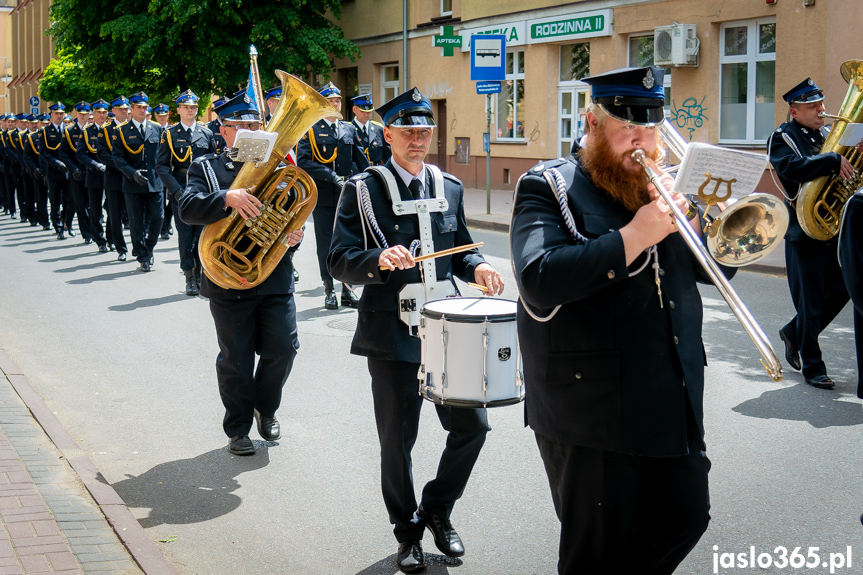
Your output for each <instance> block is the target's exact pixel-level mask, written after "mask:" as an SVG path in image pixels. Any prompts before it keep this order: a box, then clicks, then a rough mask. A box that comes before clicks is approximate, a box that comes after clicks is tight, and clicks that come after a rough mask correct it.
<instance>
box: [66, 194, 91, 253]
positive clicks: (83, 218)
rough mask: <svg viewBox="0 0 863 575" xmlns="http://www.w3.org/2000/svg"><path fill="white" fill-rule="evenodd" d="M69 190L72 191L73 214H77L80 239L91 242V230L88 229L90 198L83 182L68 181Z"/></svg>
mask: <svg viewBox="0 0 863 575" xmlns="http://www.w3.org/2000/svg"><path fill="white" fill-rule="evenodd" d="M69 188H70V189H71V190H72V201H73V202H74V204H75V212H76V213H77V214H78V229H79V230H80V231H81V237H82V238H84V239H85V240H91V241H92V240H93V229H92V227H90V198H89V194H88V193H87V188H85V187H84V182H79V181H78V180H74V179H72V180H69Z"/></svg>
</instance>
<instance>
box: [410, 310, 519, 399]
mask: <svg viewBox="0 0 863 575" xmlns="http://www.w3.org/2000/svg"><path fill="white" fill-rule="evenodd" d="M516 308H517V306H516V302H514V301H507V300H495V299H490V298H450V299H445V300H438V301H434V302H429V303H428V304H426V306H425V307H424V308H423V310H422V316H423V317H422V321H421V322H420V329H419V335H420V338H421V340H422V366H421V368H420V395H422V396H423V397H424V398H426V399H429V400H431V401H434V402H435V403H438V404H442V405H454V406H461V407H495V406H499V405H511V404H513V403H518V402H520V401H522V400H523V399H524V385H523V384H522V378H521V374H520V369H521V358H520V356H519V348H518V335H517V331H516V320H515V313H516ZM486 334H487V336H488V345H487V346H486V345H484V341H485V335H486ZM484 375H485V386H484Z"/></svg>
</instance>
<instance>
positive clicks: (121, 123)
mask: <svg viewBox="0 0 863 575" xmlns="http://www.w3.org/2000/svg"><path fill="white" fill-rule="evenodd" d="M128 123H129V120H126V121H125V122H120V123H119V124H114V125H115V126H117V127H118V128H120V127H121V126H125V125H126V124H128Z"/></svg>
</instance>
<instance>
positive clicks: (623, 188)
mask: <svg viewBox="0 0 863 575" xmlns="http://www.w3.org/2000/svg"><path fill="white" fill-rule="evenodd" d="M631 151H635V150H631ZM578 159H579V163H580V164H581V165H582V166H583V167H584V170H585V171H586V172H587V173H588V175H589V176H590V179H591V180H593V183H594V184H595V185H596V187H598V188H600V189H601V190H604V191H605V192H606V193H607V194H608V195H609V196H611V197H612V198H614V199H615V200H616V201H617V202H619V203H620V204H622V205H623V207H625V208H626V209H627V210H629V211H630V212H632V213H635V212H637V211H638V208H640V207H641V206H643V205H645V204H649V203H650V202H651V199H650V195H649V194H648V193H647V184H648V181H649V180H648V179H647V174H645V173H644V170H641V169H639V170H638V171H637V172H634V171H631V170H629V169H627V167H626V166H625V165H624V163H623V158H622V157H620V156H618V155H615V153H614V152H613V151H612V150H611V146H609V144H608V140H607V139H606V137H605V130H604V129H603V127H602V126H597V127H596V128H593V129H592V130H591V132H590V135H589V136H588V137H587V145H586V146H585V147H584V148H582V149H581V150H580V151H579V152H578Z"/></svg>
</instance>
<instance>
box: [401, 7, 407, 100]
mask: <svg viewBox="0 0 863 575" xmlns="http://www.w3.org/2000/svg"><path fill="white" fill-rule="evenodd" d="M407 91H408V0H402V92H407Z"/></svg>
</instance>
